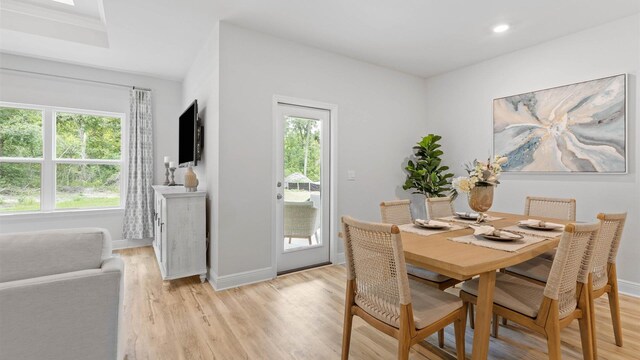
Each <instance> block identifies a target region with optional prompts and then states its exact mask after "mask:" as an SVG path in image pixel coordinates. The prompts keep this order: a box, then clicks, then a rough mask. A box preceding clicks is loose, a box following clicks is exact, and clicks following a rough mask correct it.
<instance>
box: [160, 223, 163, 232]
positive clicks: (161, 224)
mask: <svg viewBox="0 0 640 360" xmlns="http://www.w3.org/2000/svg"><path fill="white" fill-rule="evenodd" d="M163 226H164V223H160V232H162V227H163Z"/></svg>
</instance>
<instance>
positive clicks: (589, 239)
mask: <svg viewBox="0 0 640 360" xmlns="http://www.w3.org/2000/svg"><path fill="white" fill-rule="evenodd" d="M599 229H600V224H598V223H593V224H568V225H566V226H565V230H564V233H563V234H562V238H561V239H560V244H559V245H558V252H557V255H556V257H555V258H554V260H553V265H552V267H551V272H550V274H549V281H548V282H547V283H546V285H545V286H542V285H538V284H534V283H532V282H529V281H526V280H524V279H521V278H518V277H515V276H511V275H509V274H506V273H497V274H496V282H495V289H494V298H493V313H494V317H493V320H494V321H493V326H494V330H496V329H497V321H496V320H497V316H501V317H503V318H506V319H509V320H511V321H514V322H516V323H518V324H520V325H522V326H525V327H527V328H529V329H530V330H533V331H534V332H537V333H539V334H541V335H543V336H545V337H546V339H547V347H548V356H549V358H550V359H560V358H561V343H560V330H561V329H563V328H565V327H567V326H569V325H570V324H571V322H572V321H573V320H574V319H578V322H579V325H580V338H581V342H582V353H583V357H584V359H593V336H592V335H593V334H592V330H593V327H592V324H591V322H592V317H591V315H592V312H591V310H590V305H591V303H590V301H589V297H590V295H589V293H588V292H589V288H588V283H589V278H590V275H589V274H590V271H589V269H590V268H591V264H592V258H593V248H594V244H595V243H596V241H597V240H598V231H599ZM477 294H478V279H473V280H470V281H466V282H464V283H463V284H462V291H460V297H461V298H462V300H463V301H464V302H465V303H474V304H475V303H477Z"/></svg>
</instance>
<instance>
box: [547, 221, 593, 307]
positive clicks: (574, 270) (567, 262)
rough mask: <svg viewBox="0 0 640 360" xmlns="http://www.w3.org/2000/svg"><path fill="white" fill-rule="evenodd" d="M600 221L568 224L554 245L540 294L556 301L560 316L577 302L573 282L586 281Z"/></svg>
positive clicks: (574, 283) (584, 282) (575, 288)
mask: <svg viewBox="0 0 640 360" xmlns="http://www.w3.org/2000/svg"><path fill="white" fill-rule="evenodd" d="M599 229H600V224H598V223H593V224H568V225H566V226H565V229H564V233H563V234H562V238H561V239H560V244H558V250H557V252H556V256H555V257H554V259H553V265H551V271H550V273H549V279H548V280H547V285H546V286H545V288H544V295H545V296H546V297H548V298H550V299H553V300H557V301H558V310H559V312H560V319H562V318H564V317H565V316H567V315H569V314H571V312H573V310H575V308H576V305H577V297H578V292H577V291H578V287H577V284H578V282H579V283H582V284H586V283H587V280H588V278H589V271H590V269H591V260H592V258H593V251H592V250H593V247H594V244H595V242H596V241H597V238H598V230H599Z"/></svg>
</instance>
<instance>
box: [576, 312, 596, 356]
mask: <svg viewBox="0 0 640 360" xmlns="http://www.w3.org/2000/svg"><path fill="white" fill-rule="evenodd" d="M589 319H590V315H588V314H583V316H582V318H580V319H578V325H579V326H580V342H581V343H582V358H583V359H584V360H592V359H593V358H594V357H593V342H592V340H593V338H592V336H591V322H590V321H589Z"/></svg>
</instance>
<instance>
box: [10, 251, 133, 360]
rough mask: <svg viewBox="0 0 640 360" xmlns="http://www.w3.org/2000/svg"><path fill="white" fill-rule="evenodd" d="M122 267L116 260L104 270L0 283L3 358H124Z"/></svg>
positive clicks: (112, 259) (102, 268)
mask: <svg viewBox="0 0 640 360" xmlns="http://www.w3.org/2000/svg"><path fill="white" fill-rule="evenodd" d="M123 269H124V264H123V262H122V259H120V258H116V257H113V258H109V259H106V260H105V261H103V263H102V266H101V267H100V268H99V269H90V270H80V271H74V272H68V273H63V274H56V275H47V276H42V277H37V278H30V279H23V280H15V281H9V282H4V283H0V359H25V360H30V359H96V360H98V359H100V360H102V359H104V360H107V359H108V360H113V359H121V357H119V356H120V354H121V352H122V350H121V349H122V348H123V346H124V343H120V342H119V339H118V337H119V335H120V336H121V335H123V333H124V331H121V330H120V329H119V327H120V324H121V322H122V321H121V318H122V311H123V303H122V295H123V290H122V289H123ZM119 343H120V345H122V346H118V345H119ZM119 348H120V349H119ZM119 350H120V351H119Z"/></svg>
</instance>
